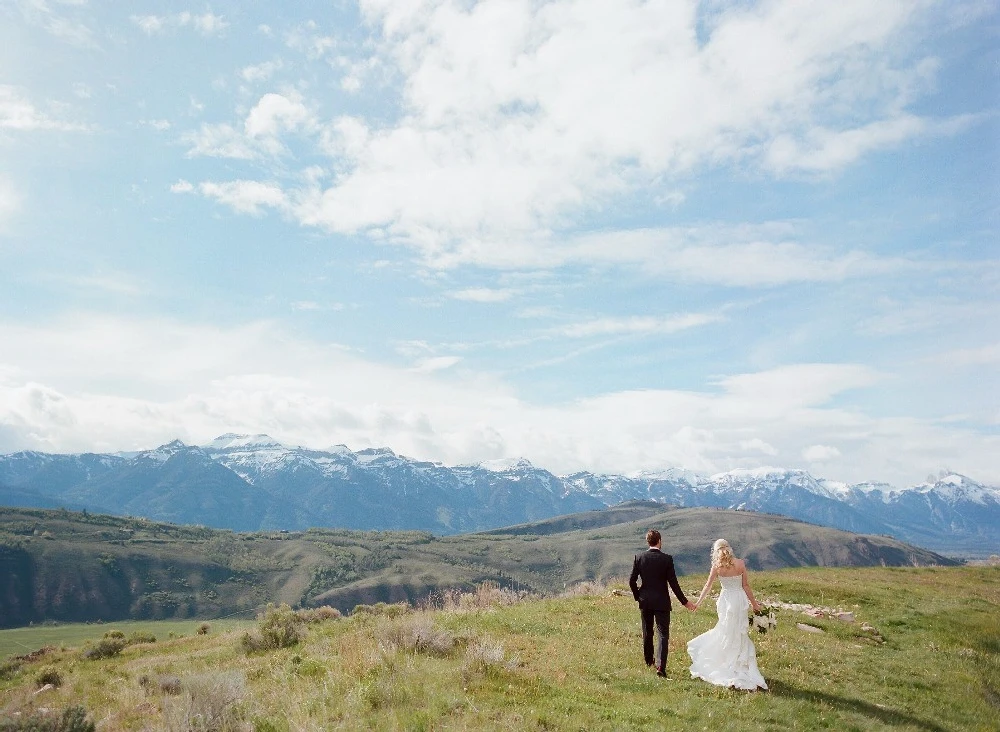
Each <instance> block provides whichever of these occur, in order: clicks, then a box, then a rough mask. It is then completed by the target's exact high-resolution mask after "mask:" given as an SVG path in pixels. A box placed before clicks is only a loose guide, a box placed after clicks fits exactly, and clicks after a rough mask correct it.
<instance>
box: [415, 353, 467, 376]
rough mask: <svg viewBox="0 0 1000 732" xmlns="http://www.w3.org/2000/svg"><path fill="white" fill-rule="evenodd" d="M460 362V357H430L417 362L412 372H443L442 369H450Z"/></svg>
mask: <svg viewBox="0 0 1000 732" xmlns="http://www.w3.org/2000/svg"><path fill="white" fill-rule="evenodd" d="M461 360H462V358H461V356H431V357H429V358H421V359H419V360H418V361H417V363H416V365H415V366H414V367H413V370H414V371H420V372H424V373H427V372H431V371H443V370H444V369H450V368H451V367H452V366H454V365H455V364H457V363H458V362H459V361H461Z"/></svg>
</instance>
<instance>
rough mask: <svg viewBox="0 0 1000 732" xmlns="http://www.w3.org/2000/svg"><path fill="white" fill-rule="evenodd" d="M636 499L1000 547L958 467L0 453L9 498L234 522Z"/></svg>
mask: <svg viewBox="0 0 1000 732" xmlns="http://www.w3.org/2000/svg"><path fill="white" fill-rule="evenodd" d="M635 500H643V501H655V502H657V503H663V504H671V505H674V506H679V507H715V508H729V509H737V510H747V511H757V512H764V513H774V514H780V515H783V516H788V517H792V518H795V519H799V520H802V521H807V522H810V523H813V524H819V525H822V526H828V527H833V528H837V529H842V530H845V531H850V532H855V533H863V534H885V535H890V536H894V537H896V538H898V539H900V540H903V541H907V542H911V543H913V544H917V545H919V546H924V547H927V548H930V549H933V550H935V551H938V552H945V553H951V554H956V555H965V556H985V555H988V554H991V553H998V552H1000V489H998V488H996V487H992V486H987V485H983V484H981V483H978V482H976V481H974V480H972V479H970V478H968V477H966V476H962V475H958V474H947V475H941V476H939V477H937V478H935V479H934V480H929V481H928V482H926V483H923V484H920V485H917V486H913V487H910V488H906V489H901V490H900V489H895V488H892V487H891V486H888V485H886V484H879V483H861V484H853V485H848V484H844V483H837V482H834V481H829V480H823V479H818V478H815V477H813V476H812V475H810V474H809V473H807V472H805V471H802V470H786V469H779V468H759V469H753V470H734V471H730V472H726V473H720V474H717V475H712V476H703V475H698V474H696V473H692V472H690V471H685V470H678V469H671V470H665V471H659V472H645V473H638V474H634V475H627V476H626V475H608V474H594V473H589V472H581V473H574V474H572V475H566V476H557V475H554V474H553V473H551V472H549V471H547V470H545V469H543V468H539V467H536V466H534V465H532V464H531V463H529V462H528V461H526V460H523V459H521V460H497V461H487V462H483V463H479V464H476V465H459V466H445V465H443V464H441V463H437V462H428V461H420V460H414V459H411V458H407V457H404V456H401V455H397V454H396V453H394V452H393V451H392V450H390V449H388V448H370V449H364V450H358V451H352V450H350V449H348V448H347V447H344V446H342V445H339V446H336V447H332V448H329V449H326V450H313V449H308V448H302V447H291V446H285V445H282V444H280V443H278V442H276V441H275V440H273V439H271V438H269V437H268V436H266V435H236V434H226V435H222V436H221V437H219V438H217V439H215V440H213V441H212V442H210V443H208V444H207V445H200V446H193V445H186V444H184V443H182V442H180V441H178V440H175V441H173V442H170V443H168V444H166V445H162V446H160V447H158V448H156V449H153V450H146V451H141V452H137V453H132V454H93V453H83V454H53V453H42V452H34V451H25V452H17V453H12V454H8V455H2V456H0V504H5V505H12V506H34V507H43V508H44V507H49V508H53V507H66V508H70V509H75V510H82V509H86V510H88V511H93V512H101V513H111V514H117V515H129V516H142V517H146V518H150V519H154V520H158V521H169V522H173V523H181V524H202V525H206V526H212V527H216V528H227V529H233V530H237V531H256V530H267V529H285V530H302V529H306V528H310V527H335V528H348V529H363V530H408V529H411V530H422V531H430V532H433V533H435V534H438V535H449V534H456V533H466V532H473V531H483V530H489V529H494V528H498V527H502V526H511V525H514V524H521V523H526V522H532V521H539V520H543V519H547V518H551V517H555V516H561V515H565V514H571V513H574V512H580V511H588V510H594V509H600V508H604V507H608V506H614V505H617V504H621V503H623V502H627V501H635Z"/></svg>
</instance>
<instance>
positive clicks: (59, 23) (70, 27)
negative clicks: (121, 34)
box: [18, 0, 98, 48]
mask: <svg viewBox="0 0 1000 732" xmlns="http://www.w3.org/2000/svg"><path fill="white" fill-rule="evenodd" d="M60 4H61V5H63V6H70V7H74V6H75V7H80V6H81V5H83V3H78V2H70V3H66V2H63V3H60ZM18 5H20V8H21V14H22V16H23V17H24V19H25V20H26V21H27V22H28V23H31V24H32V25H35V26H38V27H40V28H42V29H43V30H44V31H45V32H46V33H49V34H50V35H52V36H53V37H55V38H58V39H59V40H61V41H65V42H66V43H69V44H70V45H73V46H79V47H81V48H97V47H98V44H97V42H96V41H95V40H94V32H93V30H91V28H90V26H88V25H87V24H86V23H85V22H84V21H82V20H80V19H79V18H71V17H68V16H67V15H66V14H65V13H60V12H57V11H56V10H55V9H53V8H52V7H51V6H50V5H49V3H48V2H46V0H29V1H28V2H21V3H18ZM71 12H78V11H75V10H74V11H71Z"/></svg>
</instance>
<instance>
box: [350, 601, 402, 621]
mask: <svg viewBox="0 0 1000 732" xmlns="http://www.w3.org/2000/svg"><path fill="white" fill-rule="evenodd" d="M410 612H413V608H412V607H410V606H409V605H407V604H406V603H405V602H396V603H393V604H392V605H387V604H385V603H384V602H376V603H375V604H374V605H355V606H354V610H352V611H351V615H377V616H379V617H383V618H398V617H399V616H400V615H406V614H407V613H410Z"/></svg>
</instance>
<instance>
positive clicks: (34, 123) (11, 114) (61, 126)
mask: <svg viewBox="0 0 1000 732" xmlns="http://www.w3.org/2000/svg"><path fill="white" fill-rule="evenodd" d="M85 129H86V126H84V125H81V124H77V123H73V122H65V121H62V120H59V119H53V118H52V117H50V116H49V115H47V114H46V113H45V112H43V111H41V110H40V109H38V108H37V107H36V106H35V105H34V103H33V102H31V101H30V100H29V99H27V98H26V97H25V96H24V95H23V93H22V92H21V91H20V90H18V89H17V88H16V87H13V86H10V85H7V84H0V130H13V131H17V132H30V131H32V130H63V131H80V130H85Z"/></svg>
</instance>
